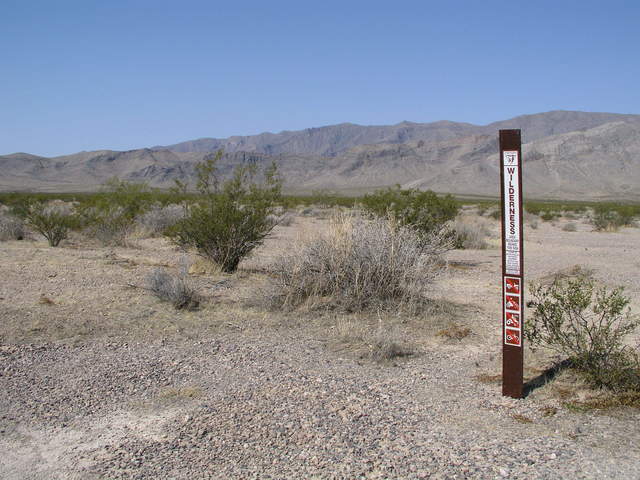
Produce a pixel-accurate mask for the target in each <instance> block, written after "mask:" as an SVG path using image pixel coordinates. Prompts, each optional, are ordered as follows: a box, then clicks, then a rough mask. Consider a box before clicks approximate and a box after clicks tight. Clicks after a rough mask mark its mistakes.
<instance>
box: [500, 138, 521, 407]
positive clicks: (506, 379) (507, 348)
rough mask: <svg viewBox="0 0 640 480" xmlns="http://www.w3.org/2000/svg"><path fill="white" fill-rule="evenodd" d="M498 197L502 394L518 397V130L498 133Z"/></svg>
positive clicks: (519, 272) (519, 157) (519, 218)
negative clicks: (500, 256)
mask: <svg viewBox="0 0 640 480" xmlns="http://www.w3.org/2000/svg"><path fill="white" fill-rule="evenodd" d="M499 137H500V178H501V182H500V187H501V188H500V190H501V193H502V195H501V198H502V299H501V302H502V394H503V395H505V396H509V397H513V398H522V396H523V391H522V387H523V385H522V380H523V378H522V374H523V372H522V370H523V355H522V349H523V345H522V341H523V340H522V332H523V330H524V317H523V307H524V294H523V287H524V275H523V270H524V262H523V259H524V257H523V251H522V244H523V238H522V148H521V140H520V130H500V135H499Z"/></svg>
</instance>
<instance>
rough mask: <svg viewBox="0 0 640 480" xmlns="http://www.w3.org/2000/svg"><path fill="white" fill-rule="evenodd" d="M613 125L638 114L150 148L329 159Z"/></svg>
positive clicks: (311, 133)
mask: <svg viewBox="0 0 640 480" xmlns="http://www.w3.org/2000/svg"><path fill="white" fill-rule="evenodd" d="M618 121H624V122H633V123H640V115H622V114H616V113H590V112H570V111H561V110H558V111H552V112H546V113H537V114H534V115H522V116H519V117H515V118H512V119H509V120H503V121H499V122H494V123H491V124H489V125H485V126H479V125H472V124H470V123H456V122H449V121H440V122H433V123H412V122H402V123H398V124H397V125H388V126H362V125H355V124H353V123H342V124H339V125H330V126H326V127H319V128H307V129H305V130H298V131H285V132H280V133H261V134H259V135H250V136H234V137H229V138H223V139H216V138H201V139H198V140H190V141H187V142H181V143H177V144H174V145H167V146H164V147H154V148H156V149H167V150H172V151H174V152H213V151H216V150H219V149H223V150H224V151H225V152H239V151H245V152H258V153H266V154H268V155H277V154H280V153H295V154H300V155H319V156H322V157H333V156H336V155H339V154H341V153H343V152H345V151H347V150H349V149H350V148H353V147H355V146H358V145H371V144H380V143H394V144H400V143H407V142H417V141H420V140H423V141H428V142H431V141H442V140H449V139H452V138H459V137H466V136H470V135H494V134H495V133H496V132H497V131H498V130H499V129H501V128H520V129H522V130H523V133H524V141H525V142H531V141H534V140H538V139H540V138H543V137H546V136H549V135H557V134H560V133H567V132H572V131H576V130H587V129H589V128H593V127H597V126H598V125H603V124H605V123H611V122H618Z"/></svg>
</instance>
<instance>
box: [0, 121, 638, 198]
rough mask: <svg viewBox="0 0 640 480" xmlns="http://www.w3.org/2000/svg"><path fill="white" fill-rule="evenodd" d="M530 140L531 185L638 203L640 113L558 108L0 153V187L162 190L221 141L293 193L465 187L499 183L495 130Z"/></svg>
mask: <svg viewBox="0 0 640 480" xmlns="http://www.w3.org/2000/svg"><path fill="white" fill-rule="evenodd" d="M503 128H519V129H521V130H522V137H523V159H524V168H523V172H524V178H523V181H524V187H523V188H524V194H525V196H527V197H530V198H548V199H564V200H571V199H575V200H579V199H582V200H585V199H588V200H599V199H617V200H633V201H638V200H640V115H623V114H614V113H591V112H572V111H552V112H546V113H538V114H534V115H523V116H519V117H515V118H512V119H509V120H503V121H500V122H494V123H491V124H489V125H484V126H479V125H472V124H469V123H456V122H450V121H440V122H433V123H412V122H401V123H398V124H396V125H389V126H361V125H355V124H351V123H343V124H339V125H331V126H326V127H320V128H309V129H305V130H299V131H284V132H281V133H277V134H274V133H263V134H260V135H252V136H242V137H240V136H237V137H229V138H226V139H214V138H203V139H198V140H192V141H187V142H182V143H178V144H174V145H167V146H156V147H152V148H143V149H137V150H130V151H125V152H119V151H110V150H102V151H94V152H80V153H76V154H72V155H65V156H59V157H53V158H47V157H39V156H35V155H30V154H27V153H14V154H10V155H4V156H0V190H3V191H8V190H31V191H92V190H95V189H97V188H99V186H100V185H101V184H103V183H104V182H105V181H106V180H107V179H109V178H111V177H114V176H117V177H119V178H121V179H124V180H128V181H144V182H147V183H149V185H151V186H155V187H160V188H166V187H169V186H171V185H172V184H173V182H174V180H175V179H179V180H182V181H190V180H192V179H193V173H194V165H195V164H196V163H197V162H198V161H201V160H202V159H203V158H205V157H206V156H207V155H210V154H211V152H214V151H216V150H218V149H223V150H224V151H225V152H226V153H225V155H224V157H223V159H222V161H221V163H220V169H221V171H222V173H223V174H229V173H230V172H231V171H232V170H233V168H234V167H235V166H236V165H239V164H243V163H255V164H258V165H259V166H262V165H267V164H270V163H271V162H272V161H275V162H276V163H277V164H278V168H279V171H280V173H281V174H282V176H283V179H284V181H285V189H287V190H289V191H310V190H316V189H325V190H335V191H340V192H354V191H367V190H371V189H374V188H379V187H384V186H391V185H395V184H400V185H402V186H404V187H414V188H420V189H431V190H434V191H437V192H443V193H444V192H447V193H455V194H458V195H486V196H496V195H497V194H498V192H499V180H498V179H499V168H498V166H499V160H498V142H497V133H498V130H500V129H503Z"/></svg>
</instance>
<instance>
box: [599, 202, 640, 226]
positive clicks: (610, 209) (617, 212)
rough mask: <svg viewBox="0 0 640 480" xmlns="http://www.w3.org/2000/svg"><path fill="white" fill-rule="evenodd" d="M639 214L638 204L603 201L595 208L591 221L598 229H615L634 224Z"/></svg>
mask: <svg viewBox="0 0 640 480" xmlns="http://www.w3.org/2000/svg"><path fill="white" fill-rule="evenodd" d="M637 215H638V207H637V206H634V205H617V204H608V203H602V204H598V205H596V206H595V207H594V208H593V213H592V215H591V223H592V224H593V226H594V227H595V229H596V230H597V231H615V230H617V229H619V228H620V227H623V226H628V225H632V224H633V220H634V218H635V217H636V216H637Z"/></svg>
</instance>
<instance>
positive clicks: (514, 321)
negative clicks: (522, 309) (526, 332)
mask: <svg viewBox="0 0 640 480" xmlns="http://www.w3.org/2000/svg"><path fill="white" fill-rule="evenodd" d="M504 325H505V327H511V328H520V314H519V313H513V312H505V318H504Z"/></svg>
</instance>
